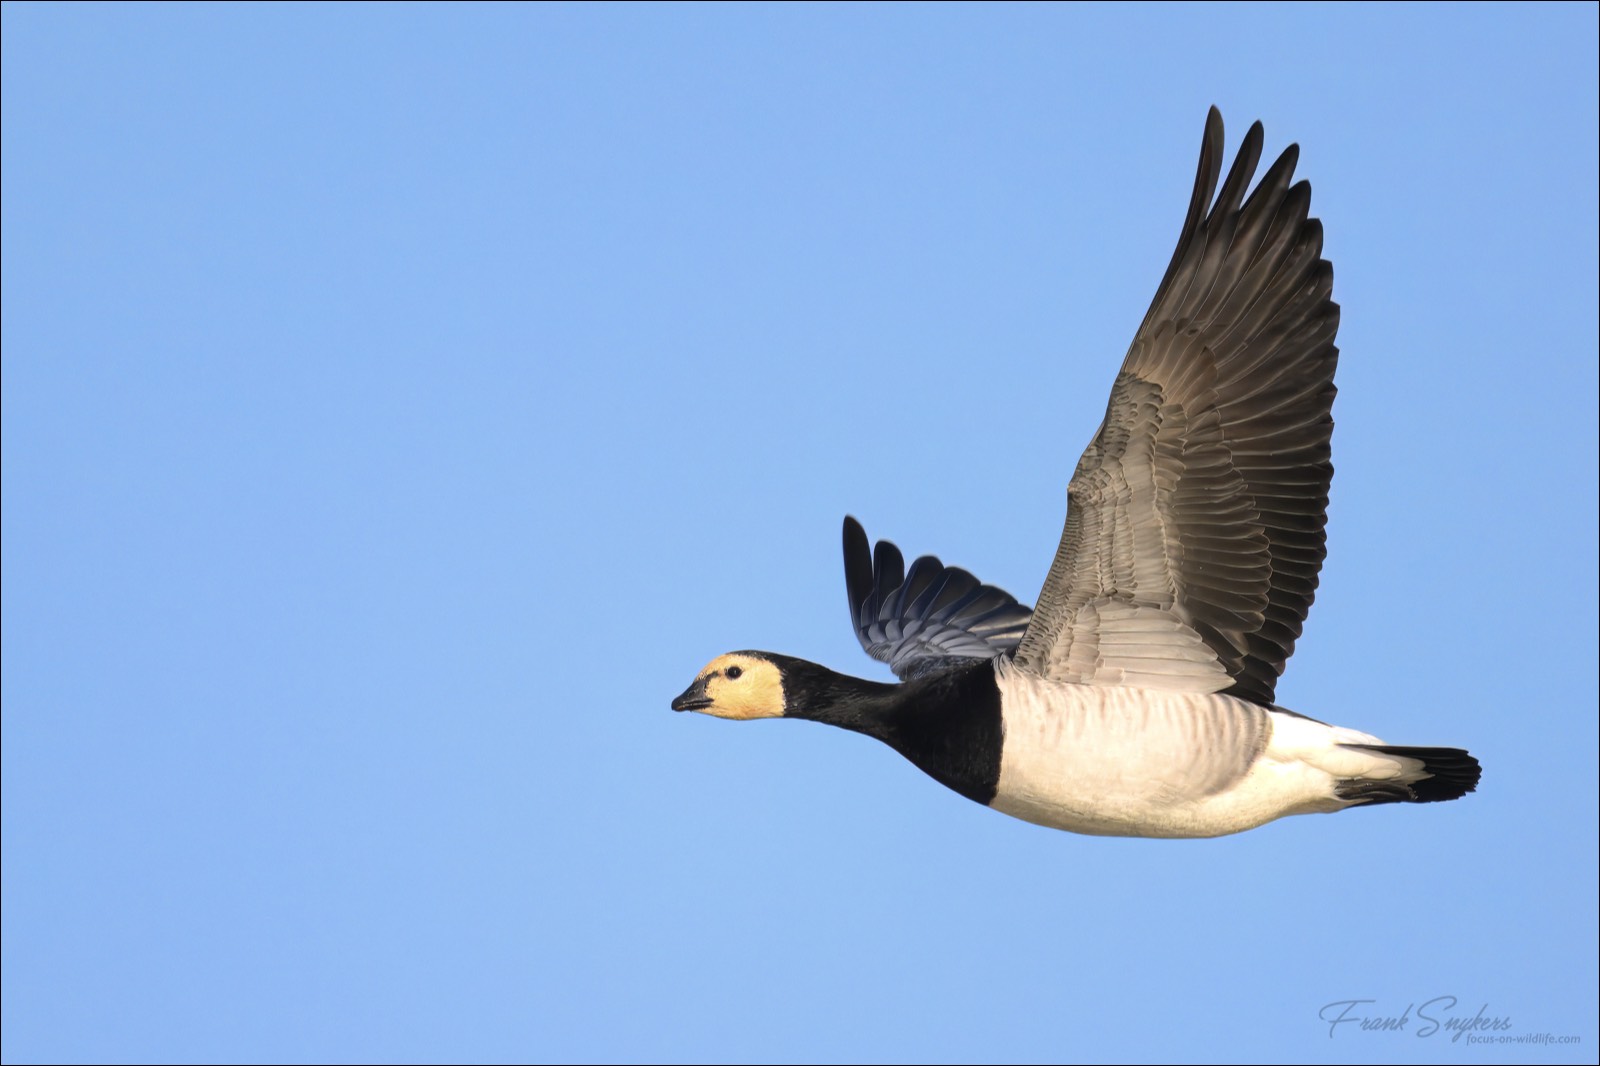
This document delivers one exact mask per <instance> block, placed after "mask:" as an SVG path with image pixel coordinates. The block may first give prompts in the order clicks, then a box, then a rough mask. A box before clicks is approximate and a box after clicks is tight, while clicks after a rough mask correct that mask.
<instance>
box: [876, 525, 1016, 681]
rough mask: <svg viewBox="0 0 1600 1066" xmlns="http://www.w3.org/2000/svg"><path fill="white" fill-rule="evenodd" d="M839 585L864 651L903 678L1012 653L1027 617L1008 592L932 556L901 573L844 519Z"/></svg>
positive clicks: (894, 552) (888, 553)
mask: <svg viewBox="0 0 1600 1066" xmlns="http://www.w3.org/2000/svg"><path fill="white" fill-rule="evenodd" d="M844 580H845V588H846V590H847V591H848V592H849V594H850V622H851V624H852V625H853V626H854V627H855V631H856V637H857V638H858V639H859V640H860V641H861V646H862V647H863V648H865V649H866V651H867V654H868V655H870V656H872V657H873V658H874V659H877V660H879V661H880V662H886V663H888V664H889V669H891V670H893V671H894V672H895V674H896V675H897V676H898V677H900V679H901V680H903V681H909V680H911V679H912V678H914V677H923V676H925V675H927V674H932V673H937V672H939V671H941V670H948V669H950V668H951V667H952V666H959V665H961V664H962V663H964V662H970V661H971V660H973V659H988V658H992V657H994V656H996V655H999V654H1001V653H1002V652H1008V651H1011V650H1012V649H1013V648H1015V647H1016V646H1017V642H1018V641H1019V640H1021V639H1022V632H1023V630H1024V629H1026V628H1027V626H1028V618H1029V617H1030V615H1031V614H1032V612H1031V611H1029V610H1028V608H1026V607H1024V606H1023V605H1022V604H1020V603H1018V602H1017V601H1016V599H1015V598H1014V597H1013V596H1012V595H1011V594H1010V593H1008V592H1005V591H1003V590H1001V589H997V588H995V587H994V586H992V585H985V584H983V583H982V582H980V581H979V580H978V579H977V578H975V577H973V576H972V575H971V574H969V573H967V572H966V571H965V570H962V569H960V568H959V567H955V566H945V565H944V564H943V563H941V562H940V561H939V560H938V559H936V558H935V557H933V556H932V555H924V556H922V557H921V558H920V559H918V560H917V561H916V562H914V563H912V564H911V572H910V573H909V574H908V573H906V569H905V559H904V557H903V556H901V554H900V549H899V548H896V547H895V546H894V545H893V544H891V543H889V542H888V541H886V540H880V541H878V550H877V552H876V553H875V554H874V553H873V552H872V551H871V549H870V548H869V547H868V544H867V531H866V530H864V529H862V528H861V523H860V522H857V521H856V520H855V519H854V518H848V517H847V518H845V520H844Z"/></svg>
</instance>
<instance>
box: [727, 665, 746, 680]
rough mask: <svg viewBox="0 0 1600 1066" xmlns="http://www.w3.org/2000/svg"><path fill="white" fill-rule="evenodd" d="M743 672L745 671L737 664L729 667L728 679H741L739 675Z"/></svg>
mask: <svg viewBox="0 0 1600 1066" xmlns="http://www.w3.org/2000/svg"><path fill="white" fill-rule="evenodd" d="M743 673H744V671H743V670H741V669H739V668H738V667H737V666H730V667H728V680H729V681H737V680H739V676H740V675H741V674H743Z"/></svg>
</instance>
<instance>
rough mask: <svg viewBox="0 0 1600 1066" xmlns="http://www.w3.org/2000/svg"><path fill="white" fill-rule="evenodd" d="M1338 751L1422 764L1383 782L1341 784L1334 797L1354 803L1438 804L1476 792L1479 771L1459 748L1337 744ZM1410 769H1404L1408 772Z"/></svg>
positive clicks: (1471, 758)
mask: <svg viewBox="0 0 1600 1066" xmlns="http://www.w3.org/2000/svg"><path fill="white" fill-rule="evenodd" d="M1339 746H1340V747H1341V748H1351V749H1354V750H1356V751H1366V752H1372V753H1373V754H1375V755H1388V756H1392V757H1394V758H1399V759H1414V760H1416V761H1417V762H1420V763H1421V764H1422V766H1421V768H1420V769H1418V770H1411V771H1410V772H1408V773H1404V774H1402V775H1400V776H1399V777H1398V778H1392V779H1390V780H1387V781H1373V780H1370V779H1365V778H1357V779H1354V780H1349V781H1341V782H1339V785H1338V796H1339V798H1340V799H1342V800H1349V801H1351V802H1354V803H1362V804H1374V803H1438V802H1440V801H1441V800H1453V799H1460V798H1461V797H1462V796H1465V795H1466V794H1467V793H1468V792H1475V791H1477V788H1478V778H1479V777H1481V776H1482V774H1483V768H1482V767H1481V766H1479V765H1478V760H1477V759H1474V758H1473V757H1472V756H1471V755H1469V754H1467V753H1466V752H1465V751H1463V750H1461V749H1460V748H1413V747H1404V746H1401V745H1396V744H1341V745H1339ZM1409 769H1410V768H1408V770H1409Z"/></svg>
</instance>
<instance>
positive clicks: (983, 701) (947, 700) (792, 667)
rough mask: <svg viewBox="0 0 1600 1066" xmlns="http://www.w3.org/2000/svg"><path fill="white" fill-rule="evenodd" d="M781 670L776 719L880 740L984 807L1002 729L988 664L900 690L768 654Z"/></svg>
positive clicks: (995, 778) (995, 774) (996, 769)
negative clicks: (780, 705) (781, 697)
mask: <svg viewBox="0 0 1600 1066" xmlns="http://www.w3.org/2000/svg"><path fill="white" fill-rule="evenodd" d="M771 657H772V658H773V659H774V660H775V661H777V662H778V663H779V665H780V667H781V669H782V671H783V678H784V715H785V717H789V718H805V719H808V720H810V721H813V722H823V723H826V724H827V725H833V726H838V727H839V728H841V729H848V730H850V731H851V732H854V733H861V734H863V735H865V736H869V737H873V738H875V739H877V740H881V741H883V742H884V743H885V744H887V745H889V746H890V747H891V748H894V749H895V750H896V751H898V752H899V753H900V754H901V755H904V756H905V757H906V758H907V759H909V760H911V762H913V763H914V764H916V766H917V767H918V768H920V769H921V770H922V771H923V772H925V773H927V774H928V775H929V776H930V777H932V778H934V780H936V781H939V782H940V783H941V784H944V785H947V786H948V787H950V788H952V789H954V790H955V791H957V792H959V793H961V794H962V795H963V796H966V797H968V798H969V799H974V800H977V801H978V802H979V803H988V802H989V801H990V800H992V799H993V798H994V794H995V788H996V787H997V785H998V784H999V781H1000V747H1001V740H1002V736H1001V734H1002V728H1001V719H1000V692H999V689H998V688H997V687H996V685H995V680H994V677H995V675H994V667H993V665H992V664H991V663H990V662H989V661H988V660H975V661H974V662H973V664H972V665H971V666H970V667H958V668H957V669H955V670H951V671H949V672H947V673H942V674H935V675H934V676H932V677H926V678H919V679H917V680H915V681H909V682H906V683H905V684H903V685H885V684H881V683H879V682H876V681H864V680H862V679H861V678H857V677H850V676H848V675H846V674H838V673H834V672H833V671H832V670H829V669H827V668H826V667H822V666H818V665H817V664H815V663H810V662H806V661H805V660H804V659H793V658H789V657H787V656H778V655H773V656H771Z"/></svg>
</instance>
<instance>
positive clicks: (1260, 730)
mask: <svg viewBox="0 0 1600 1066" xmlns="http://www.w3.org/2000/svg"><path fill="white" fill-rule="evenodd" d="M997 674H998V680H999V684H1000V691H1001V694H1002V704H1001V706H1002V713H1003V715H1004V720H1005V745H1004V748H1003V750H1002V754H1001V762H1000V782H999V788H998V791H997V794H996V796H995V799H994V801H993V802H992V803H991V804H990V806H992V807H994V808H995V809H996V810H999V811H1003V812H1005V813H1006V814H1009V815H1012V816H1014V817H1017V818H1022V819H1024V820H1026V821H1029V822H1036V823H1038V824H1040V825H1047V826H1051V827H1053V828H1056V829H1066V830H1070V831H1071V832H1075V833H1092V834H1097V835H1105V836H1143V837H1211V836H1221V835H1224V834H1227V833H1238V832H1242V831H1243V830H1246V829H1253V828H1254V827H1256V826H1258V825H1262V824H1263V823H1266V822H1270V821H1272V820H1273V819H1274V818H1281V817H1283V816H1284V815H1287V814H1304V813H1310V812H1313V811H1335V810H1340V809H1342V808H1343V807H1345V806H1348V804H1347V803H1345V802H1344V801H1342V800H1339V799H1337V798H1336V797H1335V795H1334V788H1335V785H1336V783H1337V780H1338V779H1339V777H1340V776H1343V774H1344V772H1345V771H1346V770H1348V771H1349V772H1350V773H1349V776H1360V773H1361V772H1362V770H1364V769H1365V768H1366V764H1368V763H1370V762H1371V761H1372V757H1371V756H1369V755H1363V754H1358V753H1355V752H1350V751H1349V750H1348V749H1341V748H1339V745H1340V744H1341V743H1381V742H1380V741H1378V740H1377V738H1375V737H1371V736H1368V735H1367V734H1365V733H1357V732H1355V731H1354V730H1347V729H1340V728H1337V727H1334V726H1327V725H1323V724H1321V723H1319V722H1313V721H1311V720H1309V719H1306V718H1301V717H1298V716H1296V715H1290V714H1283V713H1279V712H1276V711H1269V710H1267V709H1266V708H1264V707H1260V706H1258V705H1256V704H1253V703H1249V702H1246V701H1244V700H1238V699H1234V698H1233V697H1231V696H1222V695H1216V694H1209V695H1208V694H1194V693H1185V692H1165V691H1161V690H1157V689H1135V688H1115V687H1108V686H1095V685H1077V684H1070V683H1064V682H1054V681H1046V680H1044V679H1042V678H1037V677H1034V676H1033V675H1031V674H1028V673H1025V672H1023V671H1021V670H1018V669H1016V668H1014V667H1011V666H1009V665H1008V664H1003V665H1001V666H1000V667H999V669H998V671H997ZM1347 762H1348V763H1349V765H1348V766H1346V765H1344V764H1346V763H1347ZM1330 771H1331V772H1330Z"/></svg>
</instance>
